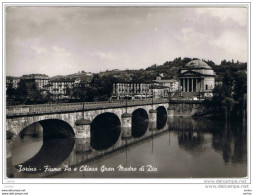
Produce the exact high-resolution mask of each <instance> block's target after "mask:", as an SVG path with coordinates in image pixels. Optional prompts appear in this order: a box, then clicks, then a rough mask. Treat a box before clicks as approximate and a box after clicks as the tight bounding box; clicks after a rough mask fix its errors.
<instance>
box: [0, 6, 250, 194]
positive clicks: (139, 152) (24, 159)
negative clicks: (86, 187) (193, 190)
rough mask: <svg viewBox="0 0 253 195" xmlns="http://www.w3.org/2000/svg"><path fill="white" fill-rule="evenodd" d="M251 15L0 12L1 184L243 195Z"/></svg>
mask: <svg viewBox="0 0 253 195" xmlns="http://www.w3.org/2000/svg"><path fill="white" fill-rule="evenodd" d="M249 7H250V4H249V3H237V4H233V3H223V4H218V3H216V4H205V3H199V4H194V3H192V4H191V3H188V4H170V3H167V4H159V3H157V4H155V3H154V4H148V3H146V4H145V3H143V4H141V3H139V4H134V3H129V4H120V3H114V4H110V3H104V4H102V3H101V4H99V3H98V4H78V3H65V4H61V3H54V4H43V3H30V4H26V3H19V4H14V3H13V4H12V3H5V4H3V59H4V60H3V87H2V88H3V97H4V99H3V105H4V106H3V113H4V114H3V124H4V125H3V145H4V148H3V170H2V171H3V173H2V174H3V180H4V181H10V182H9V183H12V181H14V183H19V181H22V182H23V181H24V182H25V183H26V182H28V183H29V182H31V181H32V182H36V181H37V180H38V179H39V181H41V180H42V183H43V182H48V181H50V180H56V181H57V180H60V181H61V182H65V181H66V180H67V181H68V182H70V183H71V182H73V181H76V179H78V181H80V180H81V183H82V182H84V183H85V182H87V181H90V179H92V181H93V182H94V183H96V179H102V180H103V181H104V182H106V181H107V180H110V179H114V181H115V180H116V181H119V182H120V181H122V180H124V179H127V180H126V181H127V182H126V183H132V179H135V180H134V182H137V183H141V181H142V180H143V179H144V180H145V183H146V182H148V183H149V181H151V180H152V181H156V182H158V183H159V181H161V179H162V181H163V182H164V183H171V181H174V180H176V182H179V183H185V180H187V182H188V183H191V182H192V183H194V182H196V180H197V181H198V182H200V183H202V184H203V183H207V184H208V182H209V180H210V182H211V184H213V186H212V185H210V188H212V187H214V188H215V186H216V187H217V188H222V185H221V184H222V183H224V184H226V185H227V183H230V184H233V185H235V184H237V185H238V186H239V187H238V188H240V189H237V190H240V193H239V194H245V193H246V194H247V190H249V191H248V192H249V194H251V193H252V191H251V190H250V188H249V185H247V183H248V182H249V179H250V164H249V163H250V153H249V152H250V148H249V146H250V138H249V135H250V134H249V131H250V129H249V115H250V112H249V97H248V93H247V92H248V91H249V88H248V87H249V86H248V85H249V83H248V82H247V81H249V79H250V77H249V75H250V72H249V69H248V64H249V63H250V61H249V55H250V54H249V49H250V43H249V41H250V40H249V36H250V35H249V31H250V28H249V27H250V26H249V20H250V18H249V14H250V9H249ZM247 118H248V119H247ZM214 179H215V180H214ZM232 179H233V180H232ZM124 181H125V180H124ZM231 181H234V182H231ZM22 182H21V183H22ZM187 182H186V183H187ZM212 182H213V183H212ZM219 182H220V184H219ZM123 183H124V182H123ZM218 184H219V185H218ZM233 185H232V187H231V188H235V187H233ZM219 186H220V187H219ZM223 187H224V188H226V187H225V185H224V186H223ZM204 188H209V187H208V185H207V186H206V187H204ZM7 194H8V193H7ZM23 194H26V193H23ZM27 194H29V193H28V192H27Z"/></svg>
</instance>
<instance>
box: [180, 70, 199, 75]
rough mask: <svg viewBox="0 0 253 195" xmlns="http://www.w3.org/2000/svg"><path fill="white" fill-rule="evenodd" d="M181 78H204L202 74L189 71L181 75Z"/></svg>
mask: <svg viewBox="0 0 253 195" xmlns="http://www.w3.org/2000/svg"><path fill="white" fill-rule="evenodd" d="M180 76H202V74H201V73H199V72H194V71H191V70H188V71H186V72H183V73H181V74H180Z"/></svg>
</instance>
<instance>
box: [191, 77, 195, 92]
mask: <svg viewBox="0 0 253 195" xmlns="http://www.w3.org/2000/svg"><path fill="white" fill-rule="evenodd" d="M191 81H192V82H191V84H192V92H194V90H193V78H192V79H191Z"/></svg>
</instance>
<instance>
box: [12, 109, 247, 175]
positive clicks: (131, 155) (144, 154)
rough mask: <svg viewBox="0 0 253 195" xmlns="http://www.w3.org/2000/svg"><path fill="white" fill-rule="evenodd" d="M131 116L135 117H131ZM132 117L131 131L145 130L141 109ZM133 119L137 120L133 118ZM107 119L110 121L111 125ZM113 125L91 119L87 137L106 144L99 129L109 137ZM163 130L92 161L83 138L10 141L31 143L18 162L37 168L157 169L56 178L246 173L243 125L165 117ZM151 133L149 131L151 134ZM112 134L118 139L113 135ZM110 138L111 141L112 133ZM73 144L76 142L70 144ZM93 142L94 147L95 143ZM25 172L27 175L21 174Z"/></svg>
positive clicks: (245, 145) (26, 137)
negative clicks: (149, 166)
mask: <svg viewBox="0 0 253 195" xmlns="http://www.w3.org/2000/svg"><path fill="white" fill-rule="evenodd" d="M134 117H136V118H135V119H134ZM134 117H133V120H135V121H134V122H133V126H134V128H135V131H137V132H138V129H136V128H138V127H140V129H141V132H142V133H143V132H144V133H145V132H146V131H147V128H146V127H145V126H144V127H145V128H146V129H145V128H143V127H142V126H141V125H140V124H144V125H145V124H146V123H147V120H145V119H146V117H147V116H146V117H145V114H143V115H141V113H134ZM138 118H139V119H140V121H137V119H138ZM108 121H109V122H108ZM95 122H96V121H95ZM112 122H113V123H115V124H116V126H113V125H112ZM138 122H141V123H138ZM99 124H104V125H99ZM105 124H106V125H105ZM138 124H139V125H138ZM119 125H120V123H119V121H118V120H116V118H114V119H111V120H108V118H106V119H102V120H98V121H97V124H95V123H93V126H92V128H91V129H92V130H91V131H93V134H92V136H93V138H92V139H94V138H99V137H100V138H99V139H98V140H100V141H98V140H97V144H98V145H97V147H99V146H100V147H101V146H105V145H106V144H105V143H108V139H104V140H103V138H102V137H103V136H104V135H105V134H103V133H102V132H104V131H106V132H108V131H109V132H110V131H111V133H109V135H110V136H112V135H113V129H114V130H115V128H116V129H117V127H119ZM165 128H166V129H165ZM110 129H111V130H110ZM163 130H166V131H165V132H164V133H161V134H159V135H157V136H151V138H150V139H146V140H143V141H141V142H138V143H136V144H134V145H131V146H128V147H126V148H124V149H122V150H119V151H117V152H114V153H111V154H109V155H106V156H104V157H101V158H99V159H93V160H92V161H87V160H88V159H91V158H92V157H95V154H98V153H101V151H94V150H93V152H90V153H87V152H83V151H86V149H85V148H86V144H87V143H86V142H84V141H83V140H80V142H79V141H77V140H76V141H74V140H73V139H69V138H63V139H60V138H56V139H42V137H40V136H38V137H36V136H35V137H34V136H31V135H30V134H29V135H24V137H23V140H22V139H21V138H20V140H19V141H20V142H19V143H18V144H16V146H15V148H14V150H16V149H18V148H21V145H25V143H27V144H28V145H29V143H30V144H31V143H33V142H34V145H30V146H29V147H28V146H27V147H26V150H27V151H26V152H27V153H30V154H29V155H30V156H28V159H26V160H25V161H22V164H23V165H24V166H36V167H43V166H45V165H49V166H51V167H57V166H60V167H61V166H63V165H66V164H67V165H69V166H79V165H87V166H89V167H98V169H99V168H100V167H101V166H102V165H105V166H107V167H117V166H118V165H126V166H130V165H131V166H132V167H134V166H136V167H139V166H141V165H147V164H151V165H154V166H156V167H158V171H157V172H154V173H149V172H141V173H140V172H128V173H126V172H117V171H115V172H106V173H105V172H104V173H101V172H99V171H98V172H78V171H77V172H64V173H59V174H58V175H57V176H56V177H59V178H72V177H78V178H82V177H86V178H96V177H97V178H102V177H113V178H145V177H154V178H189V177H194V178H196V177H202V178H207V177H245V176H246V174H247V135H246V124H243V123H240V122H235V123H231V124H226V123H223V122H217V121H212V120H206V119H197V120H195V119H190V118H172V117H171V118H168V120H167V124H166V126H165V127H164V128H163ZM119 131H120V130H119ZM161 131H162V130H160V132H161ZM155 132H156V131H154V132H153V131H152V133H154V134H155ZM94 133H95V134H97V135H95V134H94ZM98 133H100V134H98ZM135 133H136V132H135ZM149 133H150V132H149ZM116 134H117V132H116ZM119 134H120V132H119ZM119 134H118V135H119ZM107 135H108V134H107ZM150 135H152V134H150ZM94 136H95V137H94ZM96 136H97V137H96ZM107 138H108V137H107ZM117 139H119V138H118V137H117ZM94 140H95V139H94ZM94 140H93V141H94ZM106 140H107V141H106ZM114 140H116V137H115V138H114ZM128 141H129V140H123V143H128ZM100 142H101V143H102V144H101V143H100ZM74 144H76V145H75V146H74ZM93 144H95V142H93ZM35 145H37V148H36V147H33V146H35ZM73 146H74V147H73ZM94 146H95V147H96V145H93V147H94ZM32 149H34V151H32ZM71 151H72V152H71ZM77 151H78V152H77ZM19 152H20V153H21V154H23V153H26V152H24V151H19ZM14 153H15V152H14V151H13V158H14V156H15V155H14ZM16 154H17V152H16ZM31 156H32V157H31ZM22 160H24V159H22ZM19 162H21V161H19ZM29 175H31V174H29ZM26 177H29V176H27V175H26Z"/></svg>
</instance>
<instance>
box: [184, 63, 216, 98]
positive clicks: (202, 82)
mask: <svg viewBox="0 0 253 195" xmlns="http://www.w3.org/2000/svg"><path fill="white" fill-rule="evenodd" d="M214 79H215V73H214V71H213V70H212V68H211V67H210V66H208V65H207V64H206V63H205V62H203V61H201V60H192V61H190V62H188V63H187V64H186V65H185V67H184V68H183V69H181V73H180V75H179V80H180V85H181V91H182V92H189V93H196V92H199V93H200V92H202V94H203V97H210V96H212V89H213V88H214Z"/></svg>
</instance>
